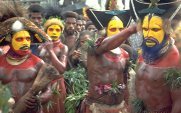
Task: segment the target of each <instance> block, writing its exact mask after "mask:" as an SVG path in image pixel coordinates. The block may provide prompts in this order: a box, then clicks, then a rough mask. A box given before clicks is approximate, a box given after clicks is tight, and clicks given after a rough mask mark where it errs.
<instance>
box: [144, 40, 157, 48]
mask: <svg viewBox="0 0 181 113" xmlns="http://www.w3.org/2000/svg"><path fill="white" fill-rule="evenodd" d="M146 45H147V46H148V47H153V46H155V45H156V43H155V42H154V41H152V40H147V41H146Z"/></svg>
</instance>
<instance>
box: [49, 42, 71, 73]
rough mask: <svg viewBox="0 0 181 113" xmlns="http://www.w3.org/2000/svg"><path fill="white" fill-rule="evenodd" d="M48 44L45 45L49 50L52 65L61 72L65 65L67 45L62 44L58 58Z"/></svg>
mask: <svg viewBox="0 0 181 113" xmlns="http://www.w3.org/2000/svg"><path fill="white" fill-rule="evenodd" d="M50 46H51V45H47V46H46V47H47V50H48V52H49V55H50V60H51V62H52V65H53V66H55V68H56V69H57V70H58V71H59V73H60V74H63V73H64V71H65V69H66V65H67V54H68V47H67V46H66V45H63V48H62V49H63V52H62V54H61V56H60V57H59V58H58V57H57V56H56V54H55V52H54V50H53V48H51V47H50Z"/></svg>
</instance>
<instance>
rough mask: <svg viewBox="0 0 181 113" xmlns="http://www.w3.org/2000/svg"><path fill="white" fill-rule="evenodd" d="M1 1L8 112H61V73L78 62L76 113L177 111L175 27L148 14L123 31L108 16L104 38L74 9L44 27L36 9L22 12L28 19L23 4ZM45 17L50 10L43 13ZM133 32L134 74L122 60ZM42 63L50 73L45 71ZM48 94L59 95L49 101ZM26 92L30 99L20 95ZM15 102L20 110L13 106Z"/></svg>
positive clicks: (1, 76)
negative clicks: (84, 82) (136, 38)
mask: <svg viewBox="0 0 181 113" xmlns="http://www.w3.org/2000/svg"><path fill="white" fill-rule="evenodd" d="M0 3H1V4H3V5H2V7H1V9H0V17H1V18H0V45H1V49H2V53H1V55H0V81H1V82H2V84H4V85H8V86H9V88H10V90H11V92H12V95H13V97H12V98H13V99H14V101H15V104H14V105H13V107H12V111H11V112H14V113H65V108H64V101H65V98H66V85H65V83H64V76H63V74H64V72H65V71H66V70H69V69H71V68H74V67H76V66H77V64H78V63H80V64H81V65H83V66H84V67H85V68H86V71H87V72H86V73H87V79H88V81H89V87H88V92H87V95H86V97H85V99H84V100H83V101H82V103H80V106H79V107H80V108H79V109H78V110H77V113H181V108H180V104H181V97H180V96H181V89H180V87H181V85H180V82H181V79H180V77H181V73H180V68H181V65H180V64H181V62H180V51H179V50H180V46H179V43H178V42H177V41H179V40H180V39H179V38H181V37H179V36H180V35H179V34H181V24H178V25H177V28H176V29H175V31H176V32H175V33H176V35H173V32H172V29H171V26H170V25H171V24H170V21H167V19H166V18H163V17H162V16H161V15H160V14H159V13H158V12H156V11H155V10H154V11H155V12H154V11H151V12H149V13H147V14H145V15H144V17H143V18H142V19H141V20H140V21H139V22H138V23H137V24H134V25H130V26H129V27H126V26H125V23H124V21H122V20H120V19H119V18H118V17H116V16H113V17H112V19H111V20H110V21H109V23H108V24H107V27H106V28H105V32H106V33H105V34H101V33H99V31H98V30H97V29H96V27H95V26H94V24H93V23H91V22H89V21H87V22H86V21H85V20H83V19H78V14H77V13H75V12H73V11H68V12H66V13H65V14H64V15H65V18H64V23H63V22H62V20H61V19H60V17H59V18H58V17H57V16H54V17H51V18H46V19H45V22H44V23H43V17H46V15H43V13H42V7H41V6H39V5H32V6H30V7H29V9H28V10H29V13H28V17H29V18H28V17H26V16H27V15H25V16H24V15H23V13H21V12H22V11H24V9H21V8H22V6H20V5H19V6H17V7H15V6H16V5H15V3H14V4H13V3H10V2H9V3H7V2H3V1H2V2H0ZM7 4H8V5H7ZM51 13H53V12H52V11H51V10H50V9H49V11H48V13H47V15H50V14H51ZM49 17H50V16H49ZM138 32H139V34H140V36H142V39H143V42H142V44H141V46H140V48H141V52H140V53H139V54H138V58H136V63H135V64H136V68H134V69H133V68H131V67H130V66H131V63H130V62H129V60H130V58H131V57H132V56H131V55H130V54H131V53H132V52H133V51H132V52H130V51H127V49H125V48H124V47H122V46H121V45H124V43H125V42H126V40H128V38H129V37H130V36H131V35H132V34H135V33H138ZM95 33H96V34H98V35H95ZM93 36H99V37H97V40H96V41H95V42H94V43H92V45H91V44H89V45H88V44H86V42H87V41H91V40H92V39H93V38H92V37H93ZM174 36H178V37H174ZM173 37H174V38H173ZM176 45H177V46H176ZM7 48H8V49H7ZM132 49H134V48H132ZM47 64H49V65H51V67H53V69H48V67H49V66H47ZM43 68H44V69H43ZM42 71H45V72H42ZM48 71H54V73H53V72H48ZM57 72H58V77H57V78H55V79H52V80H51V81H49V82H48V85H47V84H46V86H45V87H43V88H42V89H41V91H39V92H38V93H37V94H35V93H34V92H33V91H32V90H33V88H34V87H32V86H34V85H35V84H38V82H41V81H37V77H38V76H39V75H40V74H57ZM42 78H43V77H42ZM50 78H51V77H49V78H47V79H50ZM47 79H46V80H47ZM38 80H39V79H38ZM40 80H41V79H40ZM42 80H45V79H42ZM46 80H45V81H44V82H47V81H46ZM42 83H43V82H42ZM41 85H42V84H39V87H41ZM35 89H36V88H35ZM37 89H38V88H37ZM52 89H56V90H58V92H59V93H60V95H58V96H57V95H54V93H53V90H52ZM31 91H32V93H33V94H30V95H28V96H25V97H24V95H25V94H27V92H28V93H29V92H31ZM22 97H24V98H23V99H22ZM20 100H21V102H22V103H23V104H22V103H21V104H22V105H24V109H21V108H20V107H19V106H18V105H17V104H19V103H18V102H19V101H20ZM49 101H52V102H53V103H54V104H53V107H52V108H50V109H49V110H47V109H46V106H45V105H46V104H47V103H48V102H49Z"/></svg>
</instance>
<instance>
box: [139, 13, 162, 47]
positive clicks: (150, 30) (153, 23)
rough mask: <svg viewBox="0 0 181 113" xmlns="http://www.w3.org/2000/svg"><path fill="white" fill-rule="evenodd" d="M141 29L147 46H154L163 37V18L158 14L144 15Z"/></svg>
mask: <svg viewBox="0 0 181 113" xmlns="http://www.w3.org/2000/svg"><path fill="white" fill-rule="evenodd" d="M142 30H143V37H144V38H145V39H146V46H148V47H154V46H156V45H157V44H160V43H161V42H162V41H163V39H164V34H165V32H164V29H163V20H162V18H161V17H159V16H152V17H149V16H146V17H145V18H144V20H143V24H142Z"/></svg>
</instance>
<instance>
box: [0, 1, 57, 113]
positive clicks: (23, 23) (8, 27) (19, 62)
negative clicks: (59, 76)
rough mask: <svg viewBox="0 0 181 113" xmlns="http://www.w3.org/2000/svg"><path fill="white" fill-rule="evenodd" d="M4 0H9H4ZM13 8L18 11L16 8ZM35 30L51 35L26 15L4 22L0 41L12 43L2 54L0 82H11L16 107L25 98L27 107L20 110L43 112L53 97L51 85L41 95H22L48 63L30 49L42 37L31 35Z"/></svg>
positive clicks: (44, 35) (0, 32) (0, 59)
mask: <svg viewBox="0 0 181 113" xmlns="http://www.w3.org/2000/svg"><path fill="white" fill-rule="evenodd" d="M7 3H8V7H9V6H11V7H9V8H10V9H12V8H13V6H14V4H13V5H12V4H10V3H11V2H9V1H8V2H7ZM1 4H5V3H2V2H1ZM9 8H7V9H6V8H4V10H7V11H11V10H10V9H9ZM21 10H22V9H21ZM1 11H2V10H1ZM13 12H16V9H14V10H13ZM16 14H18V13H16ZM11 16H12V15H11ZM16 16H17V15H16ZM35 33H36V34H38V35H40V36H41V38H40V40H41V41H43V40H44V41H45V40H48V38H49V37H48V36H47V35H46V33H44V32H43V31H41V30H40V29H39V28H38V27H37V26H36V25H35V24H33V23H32V22H31V21H29V20H27V19H25V18H24V17H12V18H10V17H9V18H8V19H6V20H5V21H3V22H2V23H1V25H0V34H1V36H0V39H1V42H0V45H1V46H2V45H9V46H10V49H9V50H8V52H7V53H6V54H4V55H2V56H0V70H1V71H0V82H2V84H6V85H8V86H9V88H10V90H11V93H12V97H13V99H14V100H15V104H14V106H13V110H14V109H16V105H18V102H19V100H22V99H23V100H22V102H23V103H22V105H23V106H24V108H25V109H24V111H19V110H20V109H16V113H21V112H23V113H40V112H41V113H42V109H41V107H40V106H41V104H45V103H46V102H48V100H49V99H50V97H51V93H50V92H51V90H50V87H49V86H48V87H47V86H46V88H44V89H42V90H41V92H40V93H39V94H38V95H36V94H32V93H31V96H26V97H24V98H21V97H23V96H24V95H25V94H26V93H27V92H30V90H31V87H32V85H33V83H34V82H35V80H36V77H37V76H38V73H39V72H40V71H42V68H43V67H42V66H43V65H44V64H45V63H44V62H43V60H41V59H40V58H38V57H36V56H35V55H33V54H32V53H31V50H30V45H31V43H32V42H35V40H36V41H38V40H37V39H33V37H31V34H35ZM36 43H37V42H36ZM53 70H54V69H53ZM53 70H52V71H53ZM41 73H44V72H41ZM48 73H49V72H48ZM36 82H37V81H36ZM37 84H38V82H37ZM38 96H39V98H38ZM23 106H22V107H23Z"/></svg>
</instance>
